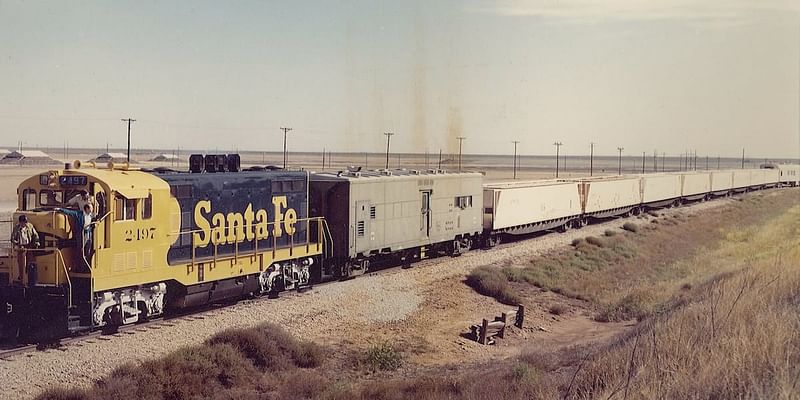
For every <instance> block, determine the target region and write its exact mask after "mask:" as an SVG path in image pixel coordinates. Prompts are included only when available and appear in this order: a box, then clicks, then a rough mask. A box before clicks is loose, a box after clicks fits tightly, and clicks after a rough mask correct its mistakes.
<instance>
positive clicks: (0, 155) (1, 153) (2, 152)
mask: <svg viewBox="0 0 800 400" xmlns="http://www.w3.org/2000/svg"><path fill="white" fill-rule="evenodd" d="M8 153H10V151H8V150H6V149H0V158H3V157H5V156H6V154H8Z"/></svg>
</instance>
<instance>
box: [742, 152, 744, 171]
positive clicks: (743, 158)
mask: <svg viewBox="0 0 800 400" xmlns="http://www.w3.org/2000/svg"><path fill="white" fill-rule="evenodd" d="M742 169H744V147H742Z"/></svg>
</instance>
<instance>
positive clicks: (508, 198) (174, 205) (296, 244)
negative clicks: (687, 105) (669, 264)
mask: <svg viewBox="0 0 800 400" xmlns="http://www.w3.org/2000/svg"><path fill="white" fill-rule="evenodd" d="M799 178H800V165H782V164H781V165H778V164H765V165H762V168H758V169H741V170H723V171H685V172H674V173H673V172H667V173H653V174H640V175H619V176H604V177H590V178H576V179H549V180H539V181H513V182H508V183H487V182H485V179H484V176H483V174H481V173H478V172H454V171H445V170H438V169H431V170H407V169H382V170H371V171H366V170H362V169H361V168H356V167H351V168H347V169H344V170H341V171H336V172H324V171H323V172H311V171H304V170H297V171H293V170H284V169H280V168H264V167H250V168H246V169H242V168H241V166H240V158H239V156H238V155H234V154H231V155H216V154H215V155H205V156H204V155H192V156H191V157H190V160H189V170H188V171H176V170H172V169H168V168H156V169H153V170H148V169H141V168H131V167H130V166H128V165H124V166H116V165H114V164H113V163H109V164H108V165H106V166H104V167H102V166H98V165H89V166H86V165H82V164H81V162H80V161H75V162H73V163H68V164H66V165H65V166H64V168H62V169H54V170H51V171H47V172H45V173H41V174H38V175H35V176H32V177H30V178H28V179H26V180H24V181H23V182H22V183H21V184H20V185H19V187H18V189H17V194H18V205H17V211H16V212H15V213H14V214H13V218H14V222H15V223H16V221H17V220H18V219H19V217H21V216H25V218H26V219H27V223H29V224H32V225H33V227H35V229H36V230H37V231H38V233H39V237H38V241H36V242H34V243H31V244H28V245H25V246H22V245H13V246H12V247H11V249H10V252H9V254H5V255H3V256H0V332H2V340H3V341H23V342H44V341H50V340H56V339H58V338H62V337H65V336H68V335H75V334H80V333H81V332H86V331H91V330H96V329H108V328H114V327H118V326H121V325H126V324H134V323H137V322H142V321H147V320H149V319H152V318H158V317H161V316H163V315H165V314H168V313H171V312H175V311H178V310H185V309H189V308H192V307H197V306H201V305H204V304H209V303H216V302H223V301H229V300H235V299H239V298H242V297H246V296H262V295H268V294H273V293H277V292H280V291H283V290H291V289H299V288H302V287H306V286H308V285H311V284H313V283H316V282H321V281H326V280H336V279H347V278H350V277H353V276H357V275H360V274H363V273H365V272H367V271H370V270H372V269H375V268H379V267H380V266H381V265H385V264H387V263H392V262H401V263H410V262H414V261H415V260H419V259H424V258H430V257H435V256H441V255H449V256H458V255H461V254H463V253H464V252H466V251H469V250H471V249H474V248H478V247H491V246H494V245H496V244H497V243H499V242H500V240H501V239H502V238H503V237H506V236H507V235H525V234H530V233H534V232H540V231H545V230H553V229H557V230H562V231H563V230H568V229H573V228H580V227H581V226H584V225H586V224H588V223H590V222H592V221H593V220H596V219H602V218H609V217H614V216H619V215H634V214H637V213H640V212H642V211H645V210H647V209H650V208H659V207H669V206H675V205H679V204H681V203H684V202H689V201H705V200H709V199H712V198H715V197H720V196H729V195H731V194H735V193H743V192H747V191H751V190H760V189H767V188H772V187H783V186H794V187H796V186H798V185H799V184H800V181H799ZM84 191H85V192H86V193H87V194H88V196H90V197H91V198H92V199H93V202H94V203H96V209H93V210H91V212H92V214H93V215H92V216H91V218H89V217H86V218H87V219H88V220H89V221H90V222H88V223H87V224H86V225H84V226H81V221H82V219H80V220H79V218H78V217H76V214H77V213H76V212H74V211H73V212H70V211H69V204H70V199H72V198H73V197H74V196H77V195H79V194H80V193H81V192H84ZM86 232H90V237H91V240H89V241H87V240H86V237H89V234H87V233H86Z"/></svg>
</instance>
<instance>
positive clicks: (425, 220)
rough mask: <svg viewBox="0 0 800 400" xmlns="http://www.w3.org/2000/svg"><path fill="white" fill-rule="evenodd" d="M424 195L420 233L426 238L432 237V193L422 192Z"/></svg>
mask: <svg viewBox="0 0 800 400" xmlns="http://www.w3.org/2000/svg"><path fill="white" fill-rule="evenodd" d="M420 194H421V195H422V210H420V221H421V222H420V232H422V234H424V235H425V237H430V236H431V191H430V190H424V191H421V192H420Z"/></svg>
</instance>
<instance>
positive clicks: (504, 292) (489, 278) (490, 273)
mask: <svg viewBox="0 0 800 400" xmlns="http://www.w3.org/2000/svg"><path fill="white" fill-rule="evenodd" d="M520 279H521V278H520ZM508 280H509V278H508V276H507V275H506V273H504V272H503V270H501V269H499V268H496V267H489V266H484V267H478V268H476V269H474V270H472V272H470V273H469V275H467V284H468V285H469V286H471V287H472V288H473V289H475V291H477V292H478V293H480V294H482V295H484V296H490V297H494V298H495V299H497V301H499V302H501V303H504V304H508V305H517V304H519V303H520V302H521V300H522V299H521V298H520V296H519V295H518V294H517V293H515V292H514V290H513V289H512V288H511V287H510V286H509V284H508Z"/></svg>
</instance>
